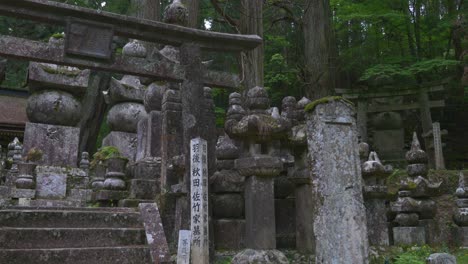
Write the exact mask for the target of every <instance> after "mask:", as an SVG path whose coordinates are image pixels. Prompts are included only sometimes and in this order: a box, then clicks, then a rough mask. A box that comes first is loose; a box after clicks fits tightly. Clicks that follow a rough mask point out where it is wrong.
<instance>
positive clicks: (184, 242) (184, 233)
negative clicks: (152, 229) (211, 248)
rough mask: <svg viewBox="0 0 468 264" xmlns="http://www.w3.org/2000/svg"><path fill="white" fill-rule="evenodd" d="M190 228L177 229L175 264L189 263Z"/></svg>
mask: <svg viewBox="0 0 468 264" xmlns="http://www.w3.org/2000/svg"><path fill="white" fill-rule="evenodd" d="M191 234H192V233H191V232H190V230H180V231H179V244H178V247H177V264H190V240H191V236H192V235H191Z"/></svg>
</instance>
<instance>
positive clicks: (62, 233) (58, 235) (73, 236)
mask: <svg viewBox="0 0 468 264" xmlns="http://www.w3.org/2000/svg"><path fill="white" fill-rule="evenodd" d="M145 244H146V237H145V230H144V229H143V228H9V227H7V228H0V248H1V249H39V248H41V249H46V248H80V247H88V248H90V247H114V246H129V245H145Z"/></svg>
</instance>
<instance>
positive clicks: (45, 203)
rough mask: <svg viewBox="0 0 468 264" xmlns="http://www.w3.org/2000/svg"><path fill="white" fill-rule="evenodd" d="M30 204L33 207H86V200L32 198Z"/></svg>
mask: <svg viewBox="0 0 468 264" xmlns="http://www.w3.org/2000/svg"><path fill="white" fill-rule="evenodd" d="M30 206H33V207H84V206H86V203H85V202H84V201H70V200H44V199H38V200H31V203H30Z"/></svg>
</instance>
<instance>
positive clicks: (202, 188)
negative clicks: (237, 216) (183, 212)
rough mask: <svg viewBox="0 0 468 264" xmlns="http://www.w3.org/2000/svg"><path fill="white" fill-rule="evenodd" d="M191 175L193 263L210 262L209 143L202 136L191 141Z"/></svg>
mask: <svg viewBox="0 0 468 264" xmlns="http://www.w3.org/2000/svg"><path fill="white" fill-rule="evenodd" d="M190 175H191V176H190V184H191V189H190V197H191V203H190V205H191V215H190V220H191V225H190V226H191V227H190V228H191V231H192V253H191V255H192V263H196V264H198V263H200V264H202V263H209V241H208V145H207V143H206V140H204V139H202V138H195V139H192V140H191V141H190Z"/></svg>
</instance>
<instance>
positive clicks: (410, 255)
mask: <svg viewBox="0 0 468 264" xmlns="http://www.w3.org/2000/svg"><path fill="white" fill-rule="evenodd" d="M431 253H433V249H432V248H430V247H429V246H427V245H424V246H422V247H413V248H409V249H408V250H407V251H406V252H404V253H402V254H401V255H399V256H397V257H396V260H395V262H394V264H425V263H426V258H427V257H429V255H430V254H431Z"/></svg>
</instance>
